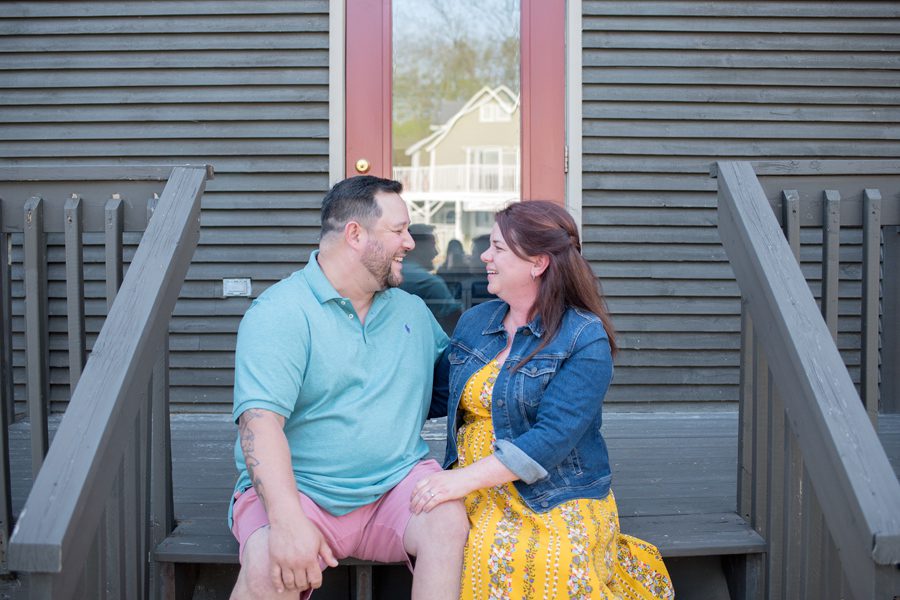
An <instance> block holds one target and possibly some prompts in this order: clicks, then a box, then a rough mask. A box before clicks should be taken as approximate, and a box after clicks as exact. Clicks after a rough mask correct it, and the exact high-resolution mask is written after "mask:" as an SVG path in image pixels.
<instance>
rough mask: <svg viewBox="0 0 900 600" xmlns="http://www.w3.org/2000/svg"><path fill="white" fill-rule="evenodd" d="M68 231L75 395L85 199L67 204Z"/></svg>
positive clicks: (81, 351) (80, 357)
mask: <svg viewBox="0 0 900 600" xmlns="http://www.w3.org/2000/svg"><path fill="white" fill-rule="evenodd" d="M63 212H64V219H65V224H64V229H65V236H66V309H67V310H66V316H67V319H66V320H67V323H68V329H69V332H68V333H69V388H70V394H71V392H74V391H75V386H76V385H77V384H78V379H79V378H80V377H81V372H82V371H83V370H84V359H85V346H86V344H85V339H84V246H83V245H82V232H83V224H82V219H81V217H82V211H81V198H79V197H78V195H76V194H72V197H71V198H69V199H68V200H66V205H65V208H64V209H63Z"/></svg>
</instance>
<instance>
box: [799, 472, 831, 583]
mask: <svg viewBox="0 0 900 600" xmlns="http://www.w3.org/2000/svg"><path fill="white" fill-rule="evenodd" d="M802 510H803V525H802V527H803V534H802V538H803V559H804V560H803V563H804V564H803V570H802V571H801V577H802V578H803V581H802V582H801V597H803V598H821V597H822V576H823V573H822V570H823V569H822V567H823V563H824V556H825V553H824V550H823V548H822V546H823V545H824V543H825V535H824V533H825V532H824V527H823V525H824V517H823V516H822V508H821V506H820V505H819V500H818V498H816V493H815V491H814V490H813V487H812V480H811V479H810V478H809V471H807V469H806V468H805V467H804V469H803V507H802Z"/></svg>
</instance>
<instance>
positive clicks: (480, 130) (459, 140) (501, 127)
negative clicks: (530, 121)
mask: <svg viewBox="0 0 900 600" xmlns="http://www.w3.org/2000/svg"><path fill="white" fill-rule="evenodd" d="M519 118H520V113H519V109H518V108H516V110H515V111H513V113H512V115H511V116H510V120H509V121H505V122H494V123H482V122H481V121H480V120H479V116H478V109H477V108H476V109H474V110H472V111H471V112H469V113H468V114H465V115H463V116H462V117H460V119H459V120H458V121H457V122H456V124H455V125H454V126H453V128H452V129H451V130H450V132H449V133H448V134H447V135H446V137H444V138H443V139H442V140H441V141H440V143H438V145H437V146H436V147H435V149H434V155H435V164H437V165H464V164H466V147H475V146H502V147H504V148H510V149H512V148H515V147H517V146H518V145H519V137H520V136H519V127H518V126H517V125H518V120H519ZM422 164H428V159H427V157H425V156H423V158H422Z"/></svg>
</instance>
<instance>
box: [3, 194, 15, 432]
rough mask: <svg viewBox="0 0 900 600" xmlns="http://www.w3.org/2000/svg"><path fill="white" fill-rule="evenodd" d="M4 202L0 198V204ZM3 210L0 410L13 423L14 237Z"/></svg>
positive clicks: (8, 421)
mask: <svg viewBox="0 0 900 600" xmlns="http://www.w3.org/2000/svg"><path fill="white" fill-rule="evenodd" d="M2 203H3V199H2V198H0V205H2ZM2 212H3V211H2V209H0V402H2V406H0V410H3V411H4V412H5V413H6V421H7V423H12V422H14V421H15V420H16V398H15V394H14V389H15V388H14V387H13V366H12V273H11V272H10V271H11V269H10V265H11V262H12V261H11V256H10V255H11V254H12V253H11V252H10V244H11V242H12V238H11V236H10V235H9V234H8V233H4V232H3V215H2Z"/></svg>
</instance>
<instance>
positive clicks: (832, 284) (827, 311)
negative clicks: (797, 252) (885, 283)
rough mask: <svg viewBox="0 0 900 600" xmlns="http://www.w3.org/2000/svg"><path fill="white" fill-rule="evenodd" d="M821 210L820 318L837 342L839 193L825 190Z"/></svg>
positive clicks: (839, 243)
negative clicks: (823, 320) (821, 317)
mask: <svg viewBox="0 0 900 600" xmlns="http://www.w3.org/2000/svg"><path fill="white" fill-rule="evenodd" d="M822 210H823V215H822V223H823V226H822V316H823V317H824V318H825V324H826V325H828V331H830V332H831V337H832V339H834V340H835V341H837V330H838V278H839V275H840V249H841V239H840V236H841V195H840V193H838V192H837V191H836V190H825V202H823V204H822Z"/></svg>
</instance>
